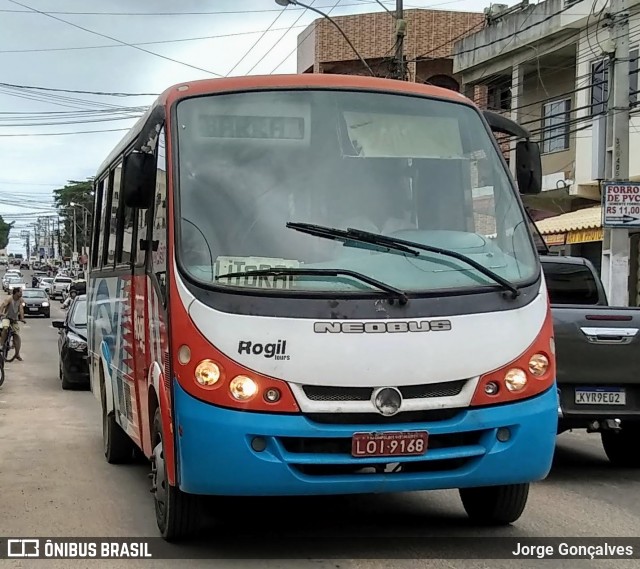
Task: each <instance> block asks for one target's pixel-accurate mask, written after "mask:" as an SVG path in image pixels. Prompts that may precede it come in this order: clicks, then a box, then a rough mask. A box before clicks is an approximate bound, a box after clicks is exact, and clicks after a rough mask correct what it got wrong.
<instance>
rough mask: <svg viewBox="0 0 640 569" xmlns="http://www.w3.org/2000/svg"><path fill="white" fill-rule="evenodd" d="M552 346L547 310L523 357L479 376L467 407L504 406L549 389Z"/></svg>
mask: <svg viewBox="0 0 640 569" xmlns="http://www.w3.org/2000/svg"><path fill="white" fill-rule="evenodd" d="M552 346H553V321H552V318H551V312H550V311H548V313H547V317H546V319H545V322H544V324H543V325H542V328H541V329H540V332H539V333H538V336H537V337H536V339H535V340H534V342H533V343H532V344H531V346H529V348H528V349H527V350H525V352H524V353H523V354H521V355H520V356H519V357H518V358H516V359H515V360H513V361H511V362H510V363H508V364H507V365H505V366H504V367H502V368H500V369H497V370H494V371H492V372H489V373H486V374H484V375H482V376H481V377H480V380H479V381H478V385H477V387H476V391H475V393H474V394H473V398H472V399H471V406H479V405H495V404H498V403H508V402H510V401H517V400H521V399H526V398H528V397H533V396H535V395H538V394H540V393H543V392H544V391H546V390H547V389H549V388H550V387H551V386H552V385H553V383H554V382H555V379H556V362H555V356H554V354H553V351H552V349H551V348H552Z"/></svg>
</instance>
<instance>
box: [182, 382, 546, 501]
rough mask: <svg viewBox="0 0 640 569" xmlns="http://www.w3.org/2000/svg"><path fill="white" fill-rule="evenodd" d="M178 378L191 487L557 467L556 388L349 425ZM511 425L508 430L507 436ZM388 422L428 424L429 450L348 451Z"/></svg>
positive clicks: (311, 487) (472, 482)
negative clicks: (381, 454)
mask: <svg viewBox="0 0 640 569" xmlns="http://www.w3.org/2000/svg"><path fill="white" fill-rule="evenodd" d="M174 386H175V388H174V397H175V400H174V405H175V418H176V421H177V424H178V427H179V428H178V430H177V432H178V433H180V435H179V436H178V437H177V446H176V452H177V465H178V479H179V485H180V488H181V489H182V490H183V491H185V492H190V493H194V494H211V495H228V496H278V495H308V494H353V493H379V492H405V491H412V490H435V489H446V488H465V487H474V486H490V485H498V484H516V483H521V482H533V481H536V480H541V479H543V478H544V477H545V476H546V475H547V474H548V472H549V470H550V468H551V461H552V458H553V451H554V446H555V438H556V433H557V416H558V415H557V408H558V397H557V392H556V389H555V388H553V389H550V390H548V391H546V392H545V393H543V394H542V395H539V396H537V397H534V398H531V399H529V400H526V401H523V402H520V403H514V404H510V405H503V406H497V407H487V408H482V409H473V410H463V411H461V412H460V413H459V414H457V415H455V417H453V418H449V419H446V420H442V421H433V422H428V423H401V424H395V425H380V424H366V425H356V424H349V425H343V424H326V423H318V422H315V421H311V420H309V419H307V418H305V417H304V416H302V415H278V414H267V413H247V412H241V411H233V410H229V409H223V408H220V407H216V406H213V405H210V404H207V403H203V402H201V401H198V400H197V399H194V398H193V397H191V396H190V395H188V394H187V393H186V392H185V391H184V390H182V388H180V386H179V385H178V383H177V382H175V383H174ZM505 428H506V429H508V431H509V439H508V440H506V441H501V440H499V438H500V439H504V438H505V436H504V435H505V434H506V433H505V431H504V429H505ZM499 429H501V431H500V433H499V432H498V430H499ZM389 431H427V432H428V433H429V439H428V441H429V442H428V449H427V452H426V454H424V455H422V456H412V457H394V458H355V457H353V456H352V454H351V439H352V436H353V434H354V433H358V432H389ZM254 439H258V440H257V441H254ZM252 442H253V446H252ZM253 447H255V448H257V449H258V450H254V448H253ZM260 449H264V450H260Z"/></svg>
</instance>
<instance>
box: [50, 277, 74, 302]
mask: <svg viewBox="0 0 640 569" xmlns="http://www.w3.org/2000/svg"><path fill="white" fill-rule="evenodd" d="M72 280H73V279H72V278H71V277H65V276H60V275H57V276H56V277H55V278H54V279H53V282H52V283H51V287H50V290H49V296H50V297H51V298H60V299H62V298H63V292H64V290H65V289H68V288H69V286H70V285H71V282H72Z"/></svg>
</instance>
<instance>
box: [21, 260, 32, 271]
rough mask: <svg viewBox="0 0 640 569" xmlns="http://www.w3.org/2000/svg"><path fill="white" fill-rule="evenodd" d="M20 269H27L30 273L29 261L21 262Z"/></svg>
mask: <svg viewBox="0 0 640 569" xmlns="http://www.w3.org/2000/svg"><path fill="white" fill-rule="evenodd" d="M20 268H21V269H26V270H27V271H28V270H29V269H30V268H31V267H30V265H29V261H20Z"/></svg>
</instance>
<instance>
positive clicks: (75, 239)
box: [71, 207, 78, 259]
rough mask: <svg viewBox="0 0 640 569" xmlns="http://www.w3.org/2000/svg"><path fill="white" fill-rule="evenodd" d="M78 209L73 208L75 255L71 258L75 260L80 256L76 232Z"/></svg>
mask: <svg viewBox="0 0 640 569" xmlns="http://www.w3.org/2000/svg"><path fill="white" fill-rule="evenodd" d="M76 225H77V224H76V208H75V207H74V208H73V253H72V254H71V258H72V259H73V258H74V257H76V255H77V254H78V233H77V230H76Z"/></svg>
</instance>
